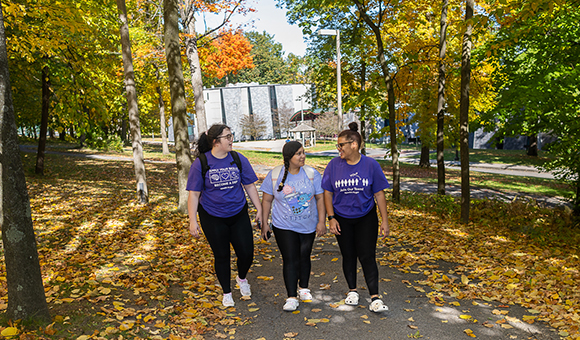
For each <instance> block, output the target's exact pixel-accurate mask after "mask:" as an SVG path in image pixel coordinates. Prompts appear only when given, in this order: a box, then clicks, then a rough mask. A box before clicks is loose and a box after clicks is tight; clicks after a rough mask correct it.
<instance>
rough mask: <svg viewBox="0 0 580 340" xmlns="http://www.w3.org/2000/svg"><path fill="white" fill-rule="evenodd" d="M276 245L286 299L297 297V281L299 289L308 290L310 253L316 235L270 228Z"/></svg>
mask: <svg viewBox="0 0 580 340" xmlns="http://www.w3.org/2000/svg"><path fill="white" fill-rule="evenodd" d="M272 229H274V235H275V236H276V243H277V244H278V248H279V249H280V253H281V254H282V263H283V265H282V272H283V273H284V283H285V284H286V291H287V292H288V297H297V294H296V290H297V289H298V281H299V280H300V287H301V288H308V280H309V279H310V268H311V264H310V253H311V252H312V244H313V243H314V237H315V236H316V233H311V234H300V233H297V232H295V231H292V230H285V229H280V228H276V227H274V226H272Z"/></svg>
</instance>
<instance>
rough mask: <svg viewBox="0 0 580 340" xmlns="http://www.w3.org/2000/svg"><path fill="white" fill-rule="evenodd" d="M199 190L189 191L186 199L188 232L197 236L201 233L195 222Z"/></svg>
mask: <svg viewBox="0 0 580 340" xmlns="http://www.w3.org/2000/svg"><path fill="white" fill-rule="evenodd" d="M200 194H201V192H200V191H190V192H189V196H188V199H187V212H188V214H189V233H190V234H191V236H193V237H195V238H198V237H199V236H200V235H201V233H200V232H201V230H200V228H199V224H198V223H197V206H198V204H199V195H200Z"/></svg>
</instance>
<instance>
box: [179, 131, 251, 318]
mask: <svg viewBox="0 0 580 340" xmlns="http://www.w3.org/2000/svg"><path fill="white" fill-rule="evenodd" d="M232 142H233V136H232V133H231V130H230V128H229V127H228V126H227V125H224V124H214V125H212V126H211V127H210V128H209V130H207V133H206V132H204V133H202V134H201V135H200V136H199V140H198V142H197V150H196V156H197V157H196V159H195V161H194V162H193V164H192V165H191V168H190V170H189V177H188V179H187V187H186V189H187V190H188V191H189V199H188V202H187V210H188V213H189V232H190V233H191V235H193V237H195V238H198V237H199V236H200V229H199V225H198V223H197V215H198V214H199V221H200V223H201V228H202V229H203V233H204V234H205V237H206V238H207V241H208V243H209V245H210V247H211V250H212V251H213V255H214V259H215V264H214V266H215V271H216V275H217V278H218V280H219V282H220V285H221V286H222V289H223V292H224V296H223V299H222V304H223V305H224V306H226V307H231V306H234V300H233V297H232V293H231V292H232V290H231V286H230V272H231V269H230V243H231V245H232V246H233V247H234V251H235V253H236V256H237V257H238V260H237V265H238V276H237V277H236V282H237V283H238V286H239V288H240V293H241V294H242V296H250V295H251V294H252V293H251V290H250V284H249V283H248V280H247V279H246V274H247V273H248V270H249V269H250V266H251V265H252V261H253V260H254V240H253V235H252V224H251V222H250V216H249V214H248V203H247V201H246V195H245V194H244V189H246V192H247V193H248V196H249V197H250V200H251V201H252V203H253V204H254V206H255V207H256V209H257V213H256V220H257V221H258V224H259V223H260V221H261V220H262V205H261V204H260V197H259V195H258V190H257V189H256V185H255V184H254V183H255V182H256V181H257V180H258V177H257V176H256V174H255V173H254V170H253V168H252V166H251V165H250V162H248V159H247V158H246V157H244V156H243V155H241V154H239V153H238V154H237V156H238V157H239V160H237V159H236V158H234V157H233V156H232V153H233V151H232ZM202 154H203V155H205V158H206V159H207V165H208V167H209V169H208V168H207V167H206V169H205V171H202V162H201V160H200V159H201V158H202V157H203V156H200V155H202ZM204 173H205V176H202V175H203V174H204Z"/></svg>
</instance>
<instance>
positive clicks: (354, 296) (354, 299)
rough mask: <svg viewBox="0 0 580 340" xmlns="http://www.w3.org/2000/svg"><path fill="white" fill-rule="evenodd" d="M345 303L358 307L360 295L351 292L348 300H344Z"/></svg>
mask: <svg viewBox="0 0 580 340" xmlns="http://www.w3.org/2000/svg"><path fill="white" fill-rule="evenodd" d="M344 303H345V304H347V305H351V306H356V305H358V293H357V292H354V291H351V292H348V294H346V298H345V299H344Z"/></svg>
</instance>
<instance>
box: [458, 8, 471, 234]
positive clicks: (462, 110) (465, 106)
mask: <svg viewBox="0 0 580 340" xmlns="http://www.w3.org/2000/svg"><path fill="white" fill-rule="evenodd" d="M473 7H474V0H466V5H465V21H466V23H467V26H466V28H465V34H464V35H463V49H462V53H461V100H460V104H459V125H460V131H459V139H460V152H461V221H462V222H463V223H468V222H469V206H470V203H471V196H470V192H469V82H470V80H471V32H472V30H473V25H472V23H471V18H472V17H473Z"/></svg>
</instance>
